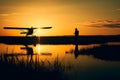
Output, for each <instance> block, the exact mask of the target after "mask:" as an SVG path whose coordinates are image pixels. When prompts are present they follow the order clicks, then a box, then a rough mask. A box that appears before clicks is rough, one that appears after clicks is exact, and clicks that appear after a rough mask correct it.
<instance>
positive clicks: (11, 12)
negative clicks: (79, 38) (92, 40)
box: [0, 0, 120, 36]
mask: <svg viewBox="0 0 120 80" xmlns="http://www.w3.org/2000/svg"><path fill="white" fill-rule="evenodd" d="M4 26H15V27H31V26H34V27H42V26H52V27H53V28H52V29H50V30H36V31H35V33H34V34H35V35H37V36H56V35H73V34H74V29H75V28H78V29H79V31H80V35H119V34H120V0H0V36H7V35H10V36H16V35H19V36H20V35H21V34H20V32H21V31H19V30H17V31H13V30H4V29H3V27H4Z"/></svg>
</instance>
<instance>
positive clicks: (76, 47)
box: [74, 44, 79, 59]
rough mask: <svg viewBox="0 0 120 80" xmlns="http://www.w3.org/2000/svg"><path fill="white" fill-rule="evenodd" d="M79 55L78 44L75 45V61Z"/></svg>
mask: <svg viewBox="0 0 120 80" xmlns="http://www.w3.org/2000/svg"><path fill="white" fill-rule="evenodd" d="M78 55H79V50H78V44H76V45H75V50H74V56H75V59H77V57H78Z"/></svg>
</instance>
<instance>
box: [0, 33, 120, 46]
mask: <svg viewBox="0 0 120 80" xmlns="http://www.w3.org/2000/svg"><path fill="white" fill-rule="evenodd" d="M107 42H120V35H92V36H87V35H86V36H79V37H78V39H77V43H76V41H75V37H74V36H41V37H36V36H33V37H24V36H0V43H5V44H22V45H31V44H38V43H39V44H82V45H84V44H101V43H107Z"/></svg>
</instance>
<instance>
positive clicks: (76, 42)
mask: <svg viewBox="0 0 120 80" xmlns="http://www.w3.org/2000/svg"><path fill="white" fill-rule="evenodd" d="M74 35H75V44H78V37H79V30H78V29H77V28H75V32H74Z"/></svg>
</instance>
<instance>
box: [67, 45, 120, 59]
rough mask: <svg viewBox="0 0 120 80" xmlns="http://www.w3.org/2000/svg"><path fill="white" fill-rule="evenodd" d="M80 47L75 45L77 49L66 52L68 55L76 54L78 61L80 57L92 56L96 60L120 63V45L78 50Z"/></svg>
mask: <svg viewBox="0 0 120 80" xmlns="http://www.w3.org/2000/svg"><path fill="white" fill-rule="evenodd" d="M78 46H79V45H75V49H72V50H70V51H66V54H68V53H71V54H73V53H74V56H75V58H76V59H77V58H78V56H79V55H91V56H93V57H94V58H97V59H101V60H105V61H120V45H108V44H101V45H99V46H94V47H92V48H82V49H79V48H78Z"/></svg>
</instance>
